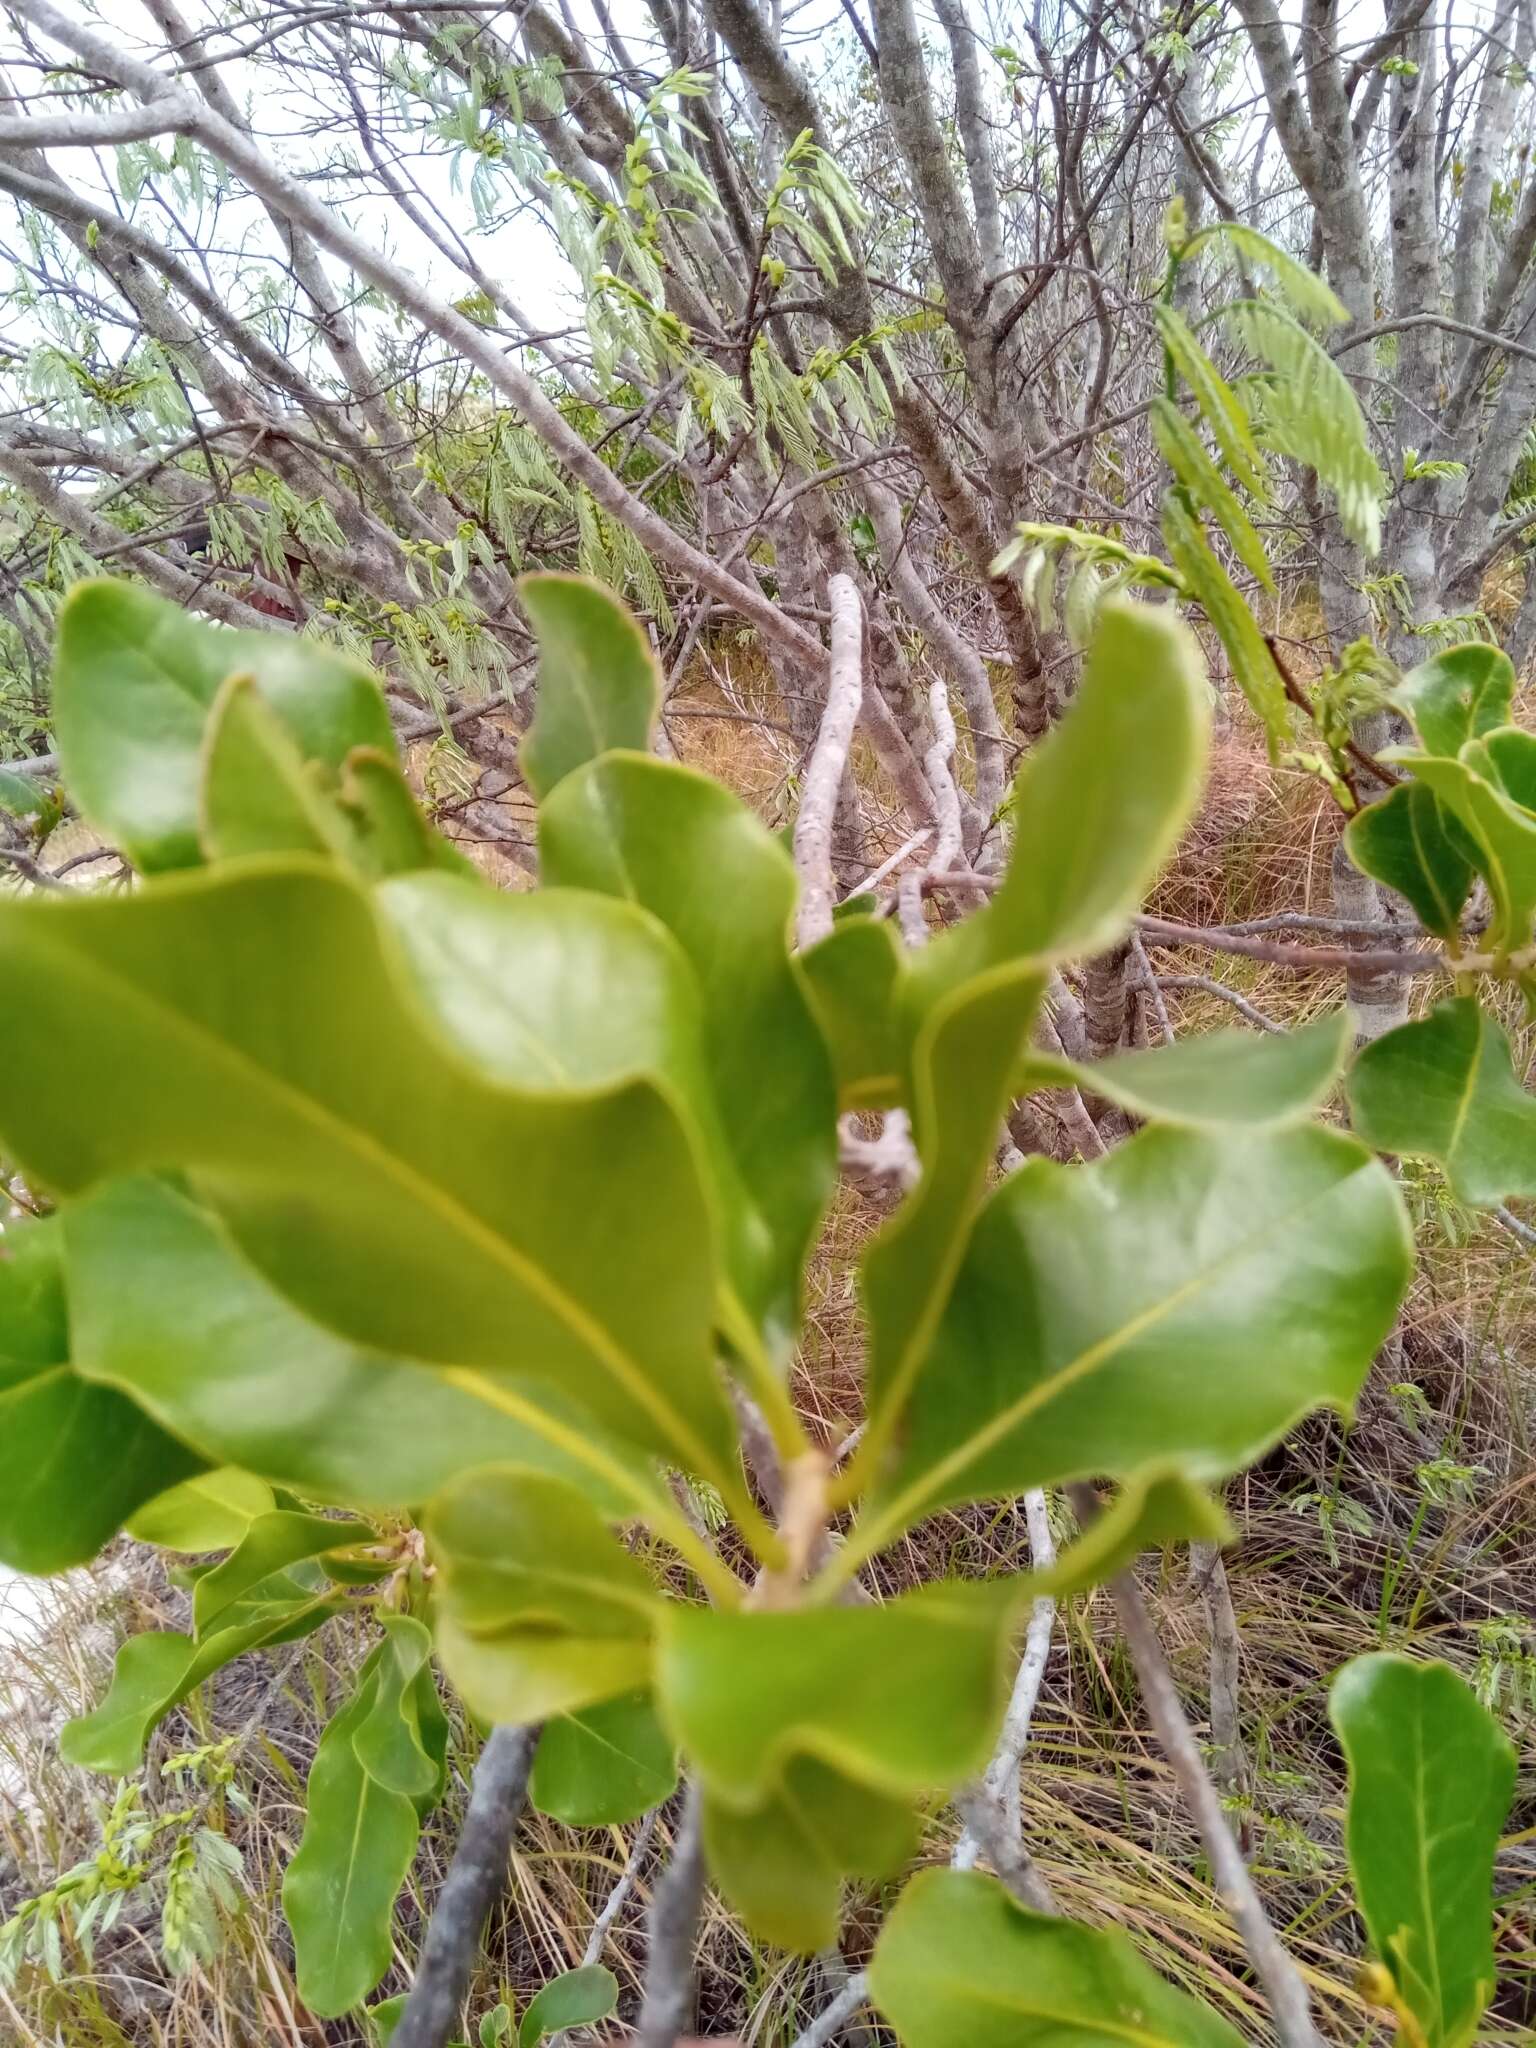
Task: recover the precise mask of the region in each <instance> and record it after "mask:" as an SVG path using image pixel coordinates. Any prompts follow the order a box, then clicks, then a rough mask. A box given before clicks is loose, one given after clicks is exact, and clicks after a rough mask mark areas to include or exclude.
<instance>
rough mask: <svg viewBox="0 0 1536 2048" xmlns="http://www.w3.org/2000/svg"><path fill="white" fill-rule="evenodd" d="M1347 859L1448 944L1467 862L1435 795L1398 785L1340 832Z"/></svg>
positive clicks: (1468, 877) (1467, 881)
mask: <svg viewBox="0 0 1536 2048" xmlns="http://www.w3.org/2000/svg"><path fill="white" fill-rule="evenodd" d="M1344 843H1345V845H1346V847H1347V848H1348V849H1349V857H1350V859H1351V860H1352V861H1353V862H1354V864H1355V866H1356V867H1357V868H1359V869H1360V871H1361V873H1362V874H1366V875H1369V876H1370V877H1371V879H1372V880H1373V881H1376V882H1384V883H1385V884H1386V886H1387V887H1388V888H1389V889H1395V890H1396V891H1397V893H1398V895H1399V896H1404V897H1406V898H1407V900H1408V901H1409V903H1411V904H1412V905H1413V908H1414V910H1415V912H1416V913H1417V915H1418V918H1419V921H1420V923H1421V924H1422V925H1423V926H1424V929H1425V930H1426V931H1431V932H1434V933H1435V934H1436V935H1437V937H1439V938H1442V939H1445V940H1448V941H1450V942H1452V943H1454V942H1455V941H1456V939H1457V938H1458V937H1459V935H1460V931H1461V913H1462V910H1463V908H1464V907H1465V904H1466V900H1467V897H1468V895H1469V894H1470V892H1471V888H1472V863H1471V862H1470V861H1469V860H1468V859H1467V858H1466V856H1465V855H1464V853H1463V852H1462V842H1459V841H1458V840H1456V839H1453V838H1452V837H1451V834H1450V833H1449V832H1448V831H1447V830H1446V825H1445V820H1444V818H1443V817H1442V816H1441V814H1440V805H1439V802H1438V800H1437V798H1436V796H1435V793H1434V791H1433V790H1432V789H1431V788H1430V787H1429V785H1428V784H1427V783H1424V782H1417V781H1414V782H1401V783H1399V784H1398V786H1397V788H1396V789H1394V790H1393V791H1392V792H1391V794H1390V795H1389V796H1386V797H1383V798H1382V800H1381V802H1380V803H1376V804H1371V805H1369V806H1368V807H1367V808H1366V809H1365V810H1363V811H1360V812H1358V813H1357V814H1356V815H1355V816H1354V817H1353V818H1351V819H1350V821H1349V823H1348V825H1347V826H1346V827H1345V828H1344Z"/></svg>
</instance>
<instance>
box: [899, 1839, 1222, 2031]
mask: <svg viewBox="0 0 1536 2048" xmlns="http://www.w3.org/2000/svg"><path fill="white" fill-rule="evenodd" d="M869 1985H870V1992H871V1994H872V1996H873V1998H874V2001H875V2004H876V2006H877V2007H878V2008H879V2010H880V2011H881V2012H882V2013H883V2014H884V2015H885V2017H886V2018H887V2019H888V2020H889V2021H890V2023H891V2025H892V2026H893V2027H894V2028H895V2029H896V2032H897V2034H898V2035H899V2036H900V2037H901V2040H902V2042H903V2043H904V2044H905V2048H1112V2044H1119V2043H1124V2044H1126V2048H1130V2044H1132V2043H1134V2044H1135V2048H1239V2043H1240V2042H1241V2039H1242V2036H1241V2035H1240V2034H1239V2033H1238V2032H1237V2031H1236V2029H1235V2028H1234V2027H1232V2026H1229V2025H1228V2023H1227V2021H1226V2020H1224V2019H1222V2018H1221V2016H1220V2015H1219V2014H1218V2013H1215V2012H1213V2011H1212V2010H1211V2008H1210V2007H1209V2006H1207V2005H1202V2004H1201V2003H1200V2002H1199V2001H1198V2000H1197V1999H1193V1998H1191V1997H1190V1996H1189V1994H1188V1993H1187V1992H1185V1991H1179V1990H1176V1989H1175V1988H1174V1986H1173V1985H1171V1984H1169V1983H1167V1982H1166V1981H1165V1980H1164V1979H1163V1978H1162V1977H1160V1976H1158V1974H1157V1972H1156V1971H1155V1970H1153V1969H1152V1968H1151V1967H1150V1966H1149V1965H1148V1964H1146V1963H1144V1962H1143V1961H1142V1959H1141V1957H1140V1956H1139V1955H1138V1954H1137V1953H1136V1951H1135V1949H1134V1948H1133V1947H1132V1946H1131V1944H1130V1941H1129V1940H1128V1939H1127V1937H1126V1936H1125V1935H1123V1934H1122V1933H1120V1931H1119V1930H1118V1929H1109V1928H1099V1927H1084V1926H1082V1925H1080V1924H1079V1923H1078V1922H1076V1921H1073V1920H1059V1919H1052V1918H1049V1917H1047V1916H1046V1915H1044V1914H1040V1913H1031V1912H1030V1911H1029V1910H1028V1909H1027V1908H1026V1907H1024V1906H1020V1905H1017V1904H1015V1902H1014V1901H1013V1900H1012V1899H1011V1898H1010V1897H1009V1896H1008V1894H1007V1892H1005V1891H1004V1890H1003V1887H1002V1886H1001V1885H1000V1884H999V1883H998V1881H997V1879H996V1878H994V1877H983V1876H981V1875H980V1874H979V1873H977V1872H974V1871H959V1870H924V1871H921V1872H920V1873H919V1874H918V1875H917V1876H916V1877H915V1878H913V1880H912V1882H911V1883H910V1884H909V1885H908V1886H907V1888H906V1890H905V1891H904V1892H903V1893H902V1895H901V1897H900V1899H899V1900H898V1901H897V1903H896V1909H895V1911H894V1912H893V1913H892V1914H891V1916H890V1918H889V1919H888V1920H887V1921H886V1923H885V1926H884V1927H883V1928H882V1930H881V1933H880V1939H879V1941H878V1942H877V1943H876V1945H875V1954H874V1960H873V1961H872V1962H871V1964H870V1971H869Z"/></svg>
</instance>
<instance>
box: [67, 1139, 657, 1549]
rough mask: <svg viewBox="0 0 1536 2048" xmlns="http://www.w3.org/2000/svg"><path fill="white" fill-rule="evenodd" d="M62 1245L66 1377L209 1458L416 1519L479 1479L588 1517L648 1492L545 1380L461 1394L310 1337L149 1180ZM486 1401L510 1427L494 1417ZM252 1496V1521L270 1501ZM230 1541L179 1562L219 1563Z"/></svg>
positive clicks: (215, 1230)
mask: <svg viewBox="0 0 1536 2048" xmlns="http://www.w3.org/2000/svg"><path fill="white" fill-rule="evenodd" d="M64 1232H65V1237H66V1240H67V1244H68V1249H69V1269H70V1292H71V1296H72V1300H73V1309H74V1313H73V1324H74V1344H75V1351H76V1366H77V1370H79V1371H80V1372H81V1373H83V1374H84V1375H85V1376H86V1377H87V1378H89V1379H93V1380H100V1381H104V1382H106V1383H108V1384H110V1385H113V1386H117V1387H120V1388H121V1389H122V1390H123V1391H124V1392H125V1393H126V1394H129V1395H130V1396H132V1398H133V1400H134V1401H135V1402H136V1403H138V1404H139V1405H140V1406H142V1407H143V1408H144V1409H145V1410H147V1411H148V1413H149V1414H151V1415H153V1416H154V1417H155V1419H156V1420H157V1421H158V1422H160V1423H162V1424H163V1425H164V1426H165V1427H166V1428H167V1429H169V1430H171V1431H172V1432H173V1433H174V1434H175V1435H177V1436H179V1437H182V1438H185V1439H186V1440H187V1441H188V1442H189V1443H194V1444H197V1445H198V1446H199V1447H200V1448H201V1449H203V1450H204V1451H206V1452H207V1454H208V1455H209V1456H210V1457H211V1458H213V1459H215V1460H218V1461H220V1462H222V1463H225V1464H230V1465H239V1466H243V1467H245V1468H246V1470H247V1472H250V1473H260V1474H261V1475H262V1476H263V1478H265V1479H269V1480H276V1481H277V1482H278V1483H279V1484H280V1485H284V1486H289V1487H292V1488H294V1489H295V1490H296V1491H297V1492H299V1493H302V1494H304V1495H306V1496H307V1497H308V1498H310V1499H312V1500H333V1501H339V1502H343V1503H346V1504H348V1505H351V1506H358V1507H366V1508H406V1507H413V1506H416V1505H417V1504H419V1503H420V1502H421V1501H424V1500H426V1499H427V1498H429V1496H430V1495H432V1494H434V1493H436V1492H437V1490H438V1488H439V1487H441V1486H443V1485H444V1484H445V1483H446V1482H447V1481H448V1480H449V1479H452V1478H454V1477H455V1476H456V1475H457V1474H458V1473H460V1472H465V1471H468V1470H470V1469H471V1468H472V1467H474V1466H476V1465H484V1464H517V1465H526V1466H527V1467H529V1468H530V1469H531V1470H534V1471H545V1472H552V1473H554V1474H556V1475H557V1476H559V1477H563V1478H573V1479H579V1480H580V1482H581V1484H582V1486H583V1489H584V1490H585V1491H586V1493H587V1495H588V1497H589V1498H590V1499H591V1500H592V1502H593V1504H594V1506H596V1507H598V1508H599V1509H601V1510H602V1511H604V1512H610V1511H612V1512H616V1511H617V1510H618V1508H619V1507H620V1505H621V1503H623V1502H624V1501H626V1500H627V1501H631V1502H632V1501H633V1498H634V1494H635V1492H636V1490H637V1488H638V1487H640V1486H641V1485H642V1484H644V1483H646V1482H645V1471H644V1466H643V1462H642V1461H641V1460H640V1458H639V1456H638V1454H637V1453H634V1452H631V1451H628V1450H627V1449H625V1448H624V1447H622V1446H620V1445H619V1444H618V1442H617V1440H615V1439H610V1438H607V1437H605V1436H604V1435H603V1433H602V1432H601V1431H599V1430H598V1429H597V1427H596V1425H595V1424H594V1423H593V1422H592V1421H591V1419H590V1417H586V1416H583V1415H582V1413H581V1411H580V1409H579V1408H577V1407H575V1406H574V1405H573V1404H572V1403H569V1402H566V1401H564V1400H562V1399H561V1397H560V1396H559V1394H558V1393H557V1392H556V1391H555V1389H553V1388H552V1387H550V1386H549V1385H548V1384H547V1383H546V1382H543V1381H538V1380H534V1379H531V1378H529V1377H527V1376H526V1375H523V1376H512V1375H508V1376H506V1377H502V1376H501V1375H498V1376H497V1378H496V1379H495V1381H494V1382H493V1381H491V1380H490V1379H489V1378H487V1377H486V1376H485V1375H470V1376H467V1377H466V1380H465V1381H464V1382H463V1383H460V1382H457V1381H453V1380H450V1379H448V1378H447V1377H446V1376H445V1375H443V1374H441V1373H438V1372H435V1371H433V1370H432V1369H431V1368H430V1367H428V1366H424V1365H416V1364H412V1363H410V1362H409V1361H406V1360H401V1359H398V1358H390V1357H387V1356H386V1355H385V1354H384V1353H383V1352H379V1351H366V1350H363V1349H361V1348H360V1347H359V1346H357V1345H353V1344H349V1343H347V1342H346V1341H345V1340H344V1339H343V1338H340V1337H336V1336H333V1335H332V1334H331V1333H330V1331H328V1330H325V1329H322V1328H321V1326H320V1325H319V1324H318V1323H313V1322H310V1321H309V1320H308V1318H307V1317H305V1316H302V1315H300V1314H299V1312H298V1310H297V1309H295V1308H294V1307H292V1306H291V1304H290V1303H288V1302H287V1301H285V1300H284V1299H283V1297H282V1296H281V1295H280V1294H277V1293H275V1292H274V1291H273V1289H272V1288H271V1287H269V1286H268V1284H267V1283H266V1281H265V1280H263V1279H262V1277H261V1275H260V1274H259V1273H258V1272H256V1270H255V1268H254V1267H252V1266H250V1265H249V1264H248V1263H247V1262H246V1261H245V1260H244V1259H243V1258H241V1257H240V1255H239V1253H238V1252H237V1251H236V1249H235V1247H234V1245H233V1244H232V1243H231V1242H230V1240H229V1237H228V1235H227V1233H226V1232H225V1231H224V1229H223V1227H222V1225H221V1224H220V1223H219V1222H218V1220H217V1219H216V1218H215V1217H213V1216H211V1215H210V1214H209V1213H208V1211H207V1210H205V1209H201V1208H199V1207H198V1206H197V1204H196V1203H194V1202H191V1201H189V1200H188V1199H187V1197H186V1196H185V1195H183V1194H181V1193H179V1192H178V1191H177V1190H176V1189H174V1188H172V1187H170V1186H169V1185H167V1183H166V1182H164V1181H156V1180H142V1179H141V1180H128V1181H114V1182H111V1183H109V1184H108V1185H107V1186H106V1187H104V1188H102V1189H101V1190H100V1191H99V1192H98V1193H96V1194H94V1195H92V1196H90V1197H89V1198H88V1199H87V1200H85V1201H82V1202H75V1203H71V1204H70V1206H69V1208H68V1209H67V1210H66V1211H65V1212H64ZM497 1394H500V1395H502V1396H504V1397H512V1398H514V1399H515V1400H516V1401H517V1402H518V1403H519V1404H520V1405H519V1413H518V1414H517V1415H511V1414H507V1413H505V1412H503V1410H502V1408H501V1407H499V1406H498V1405H497V1402H496V1399H494V1398H493V1396H495V1395H497ZM594 1452H596V1453H599V1454H600V1457H601V1462H602V1466H603V1468H604V1469H603V1471H595V1470H594V1469H593V1468H592V1465H591V1463H590V1458H591V1456H592V1454H593V1453H594ZM614 1466H618V1467H619V1468H620V1469H621V1470H628V1472H629V1484H628V1485H627V1487H625V1488H624V1489H622V1490H616V1489H615V1488H614V1487H613V1485H612V1484H611V1483H610V1482H609V1481H608V1479H606V1478H605V1477H604V1471H611V1470H612V1469H613V1467H614ZM247 1483H249V1482H247ZM260 1498H261V1499H262V1501H263V1507H262V1508H260V1509H258V1512H264V1511H265V1509H268V1508H270V1507H271V1505H272V1498H271V1494H270V1492H265V1493H264V1494H263V1495H261V1496H260ZM243 1529H244V1524H243V1523H241V1524H238V1525H236V1526H235V1527H234V1528H233V1530H232V1531H230V1532H227V1533H223V1534H220V1535H218V1536H217V1537H215V1538H214V1540H213V1541H211V1542H208V1543H203V1544H194V1545H193V1546H192V1547H193V1548H194V1549H210V1550H214V1549H222V1548H225V1547H226V1546H227V1545H228V1544H231V1543H237V1542H238V1541H239V1540H240V1536H241V1534H242V1533H243Z"/></svg>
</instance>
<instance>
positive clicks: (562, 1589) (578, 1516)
mask: <svg viewBox="0 0 1536 2048" xmlns="http://www.w3.org/2000/svg"><path fill="white" fill-rule="evenodd" d="M426 1527H427V1541H428V1546H429V1548H430V1550H431V1554H432V1558H433V1561H434V1563H435V1564H436V1566H437V1581H436V1591H437V1612H436V1619H435V1631H436V1635H437V1643H438V1650H439V1654H440V1655H441V1657H442V1660H443V1668H444V1669H445V1670H446V1671H447V1673H448V1676H449V1677H450V1678H451V1679H452V1681H453V1683H454V1685H455V1686H456V1687H457V1688H458V1690H459V1691H460V1692H461V1693H462V1694H463V1695H464V1697H465V1699H466V1700H467V1701H468V1702H469V1705H470V1707H471V1708H472V1709H473V1711H474V1712H475V1713H476V1714H478V1715H479V1716H480V1717H481V1718H482V1719H483V1720H486V1721H542V1720H545V1719H547V1718H548V1717H549V1716H550V1715H552V1714H569V1713H575V1712H578V1711H579V1710H580V1709H581V1708H583V1707H588V1706H592V1705H595V1704H596V1703H597V1702H598V1701H600V1700H605V1699H611V1698H612V1697H613V1696H614V1695H615V1694H617V1693H625V1692H630V1691H632V1690H633V1689H634V1688H635V1687H636V1686H637V1685H643V1684H644V1683H645V1682H646V1680H647V1679H648V1678H649V1676H650V1668H651V1648H652V1639H653V1636H654V1632H655V1628H656V1622H657V1619H658V1616H659V1615H660V1613H661V1612H662V1607H661V1603H660V1601H659V1600H658V1599H657V1597H656V1594H655V1592H654V1590H653V1589H652V1586H651V1582H650V1579H649V1577H648V1576H647V1574H646V1571H645V1568H644V1566H643V1565H641V1564H640V1563H639V1562H638V1560H637V1559H635V1558H634V1557H632V1556H631V1555H630V1554H629V1552H628V1551H627V1550H626V1549H625V1548H624V1546H623V1545H622V1544H621V1543H620V1542H619V1541H618V1540H617V1538H616V1537H614V1536H613V1535H611V1534H610V1532H609V1531H608V1530H607V1529H606V1528H605V1527H604V1525H603V1523H602V1520H601V1519H600V1517H599V1516H598V1515H597V1514H596V1513H595V1512H594V1511H593V1509H592V1508H591V1507H590V1506H589V1505H588V1504H587V1502H586V1501H585V1500H584V1499H583V1498H582V1496H581V1495H580V1494H579V1493H577V1492H576V1491H575V1489H574V1488H573V1487H569V1486H564V1485H562V1484H561V1483H560V1482H559V1481H558V1480H553V1479H542V1478H538V1477H535V1476H534V1475H532V1474H530V1473H526V1472H513V1471H508V1470H505V1469H502V1468H498V1467H494V1466H493V1467H488V1468H486V1469H485V1470H482V1471H478V1472H471V1473H469V1474H467V1475H466V1476H465V1477H464V1478H463V1479H460V1480H458V1481H456V1482H455V1483H454V1484H453V1485H451V1486H449V1487H447V1488H446V1489H445V1490H444V1491H443V1492H442V1493H441V1494H439V1495H438V1497H437V1498H436V1500H434V1501H433V1502H432V1504H431V1506H430V1508H429V1510H428V1514H427V1522H426Z"/></svg>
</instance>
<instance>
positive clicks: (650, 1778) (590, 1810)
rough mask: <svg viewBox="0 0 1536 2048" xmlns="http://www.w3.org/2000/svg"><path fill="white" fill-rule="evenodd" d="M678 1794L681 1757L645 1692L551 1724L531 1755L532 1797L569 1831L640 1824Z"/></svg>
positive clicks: (529, 1783) (601, 1702) (562, 1717)
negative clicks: (641, 1818)
mask: <svg viewBox="0 0 1536 2048" xmlns="http://www.w3.org/2000/svg"><path fill="white" fill-rule="evenodd" d="M676 1787H677V1751H676V1749H675V1747H674V1746H673V1743H672V1739H671V1737H670V1736H669V1735H668V1734H667V1733H666V1731H665V1729H664V1728H663V1727H662V1725H661V1723H660V1721H659V1720H658V1719H657V1718H656V1708H655V1705H654V1703H653V1701H652V1699H651V1696H650V1694H649V1693H648V1692H631V1693H624V1694H622V1695H621V1696H620V1697H619V1698H618V1699H611V1700H603V1701H600V1702H599V1703H598V1704H597V1705H596V1706H591V1707H585V1708H583V1709H582V1711H581V1712H580V1713H579V1714H562V1715H560V1716H559V1717H558V1718H557V1719H556V1720H553V1721H550V1722H549V1723H548V1724H547V1725H546V1726H545V1729H544V1732H543V1734H542V1735H541V1736H540V1737H539V1746H538V1749H537V1750H536V1751H535V1752H534V1758H533V1772H532V1775H531V1776H530V1778H529V1781H528V1796H529V1798H530V1800H531V1801H532V1802H533V1804H534V1806H535V1807H536V1808H537V1809H538V1811H539V1812H540V1813H547V1814H549V1815H550V1816H551V1817H552V1818H553V1819H555V1820H561V1821H564V1822H565V1824H566V1826H567V1827H573V1828H595V1827H608V1826H612V1825H616V1824H617V1823H619V1822H622V1821H627V1820H635V1819H637V1818H638V1817H639V1815H641V1814H642V1813H645V1812H647V1811H648V1810H649V1809H650V1808H651V1807H653V1806H659V1805H660V1804H661V1802H662V1800H664V1799H667V1798H670V1797H671V1795H672V1793H673V1792H674V1791H675V1790H676Z"/></svg>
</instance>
